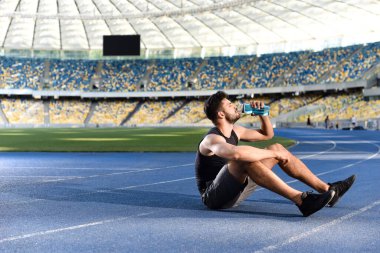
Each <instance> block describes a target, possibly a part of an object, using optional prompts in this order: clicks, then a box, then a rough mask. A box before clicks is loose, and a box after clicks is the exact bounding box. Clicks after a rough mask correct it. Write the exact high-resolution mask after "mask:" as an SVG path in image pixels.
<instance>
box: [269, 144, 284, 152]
mask: <svg viewBox="0 0 380 253" xmlns="http://www.w3.org/2000/svg"><path fill="white" fill-rule="evenodd" d="M267 149H269V150H274V151H279V150H284V149H286V148H284V146H282V145H281V144H280V143H275V144H272V145H270V146H268V147H267Z"/></svg>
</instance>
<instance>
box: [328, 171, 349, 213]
mask: <svg viewBox="0 0 380 253" xmlns="http://www.w3.org/2000/svg"><path fill="white" fill-rule="evenodd" d="M355 179H356V176H355V175H352V176H350V177H349V178H347V179H345V180H343V181H338V182H335V183H332V184H330V183H329V185H330V188H329V190H333V191H335V196H334V197H333V198H332V199H331V201H330V202H329V203H328V206H329V207H333V206H334V205H335V204H336V203H337V202H338V200H339V199H340V198H341V197H342V196H343V195H344V194H345V193H346V191H348V189H350V187H351V186H352V184H353V183H354V182H355Z"/></svg>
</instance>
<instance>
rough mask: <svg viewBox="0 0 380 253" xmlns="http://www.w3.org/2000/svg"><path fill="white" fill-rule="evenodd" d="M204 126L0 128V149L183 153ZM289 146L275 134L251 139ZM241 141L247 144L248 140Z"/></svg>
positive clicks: (195, 142)
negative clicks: (262, 139) (268, 139)
mask: <svg viewBox="0 0 380 253" xmlns="http://www.w3.org/2000/svg"><path fill="white" fill-rule="evenodd" d="M207 131H208V128H93V129H88V128H35V129H0V140H1V141H0V151H16V152H20V151H34V152H40V151H42V152H125V151H129V152H144V151H146V152H176V151H178V152H186V151H190V152H191V151H194V150H196V147H197V145H198V143H199V141H200V140H201V138H202V136H203V135H204V134H205V133H206V132H207ZM275 142H278V143H282V144H283V145H284V146H290V145H293V144H294V143H295V142H294V141H293V140H290V139H287V138H281V137H275V138H273V139H272V140H270V141H265V142H255V143H253V144H250V143H249V145H254V146H256V147H261V148H262V147H265V146H268V145H269V144H271V143H275ZM241 144H244V145H247V144H248V143H243V142H241Z"/></svg>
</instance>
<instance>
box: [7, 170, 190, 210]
mask: <svg viewBox="0 0 380 253" xmlns="http://www.w3.org/2000/svg"><path fill="white" fill-rule="evenodd" d="M191 179H195V177H185V178H179V179H174V180H167V181H160V182H155V183H150V184H138V185H130V186H125V187H120V188H112V189H108V190H97V191H89V192H86V193H80V194H72V195H66V196H59V195H58V196H57V195H50V197H54V198H55V200H58V199H63V200H65V199H70V198H71V197H77V196H85V195H92V194H96V193H108V192H113V193H117V192H114V191H118V190H126V189H133V188H139V187H146V186H152V185H160V184H168V183H174V182H180V181H186V180H191ZM47 200H48V199H33V200H24V201H18V202H6V203H0V206H3V205H15V204H30V203H34V202H40V201H47Z"/></svg>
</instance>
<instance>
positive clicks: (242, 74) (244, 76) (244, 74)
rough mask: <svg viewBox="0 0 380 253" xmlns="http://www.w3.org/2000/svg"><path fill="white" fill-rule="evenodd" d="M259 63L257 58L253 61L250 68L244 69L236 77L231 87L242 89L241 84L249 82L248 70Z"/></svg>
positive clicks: (249, 65)
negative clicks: (245, 81)
mask: <svg viewBox="0 0 380 253" xmlns="http://www.w3.org/2000/svg"><path fill="white" fill-rule="evenodd" d="M257 61H258V58H257V57H255V58H253V59H252V60H251V62H250V63H249V64H248V66H247V67H246V68H244V69H242V70H241V71H240V72H239V74H238V75H237V76H236V78H235V79H234V80H232V81H231V85H232V87H233V88H235V89H236V88H239V87H241V83H242V82H243V81H244V80H248V79H247V77H248V70H249V69H250V68H251V67H253V66H254V65H255V64H256V63H257Z"/></svg>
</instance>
